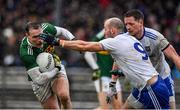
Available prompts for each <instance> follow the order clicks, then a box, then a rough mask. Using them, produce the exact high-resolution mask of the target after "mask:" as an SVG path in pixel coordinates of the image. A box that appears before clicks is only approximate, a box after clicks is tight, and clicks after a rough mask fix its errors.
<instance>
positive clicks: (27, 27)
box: [25, 22, 41, 33]
mask: <svg viewBox="0 0 180 110" xmlns="http://www.w3.org/2000/svg"><path fill="white" fill-rule="evenodd" d="M39 27H41V25H40V23H39V22H27V23H26V25H25V32H26V33H29V30H30V29H31V28H33V29H38V28H39Z"/></svg>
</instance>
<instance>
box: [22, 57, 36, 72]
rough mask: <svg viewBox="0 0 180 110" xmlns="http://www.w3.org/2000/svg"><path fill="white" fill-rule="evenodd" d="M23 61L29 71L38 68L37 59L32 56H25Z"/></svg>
mask: <svg viewBox="0 0 180 110" xmlns="http://www.w3.org/2000/svg"><path fill="white" fill-rule="evenodd" d="M22 61H23V63H24V65H25V67H26V69H27V70H29V69H31V68H34V67H37V66H38V64H37V63H36V59H35V58H34V57H33V56H32V55H25V56H23V57H22Z"/></svg>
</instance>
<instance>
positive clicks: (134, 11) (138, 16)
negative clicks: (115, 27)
mask: <svg viewBox="0 0 180 110" xmlns="http://www.w3.org/2000/svg"><path fill="white" fill-rule="evenodd" d="M124 17H134V18H135V20H140V19H142V20H144V14H143V13H142V12H141V11H140V10H138V9H132V10H129V11H127V12H126V13H125V14H124Z"/></svg>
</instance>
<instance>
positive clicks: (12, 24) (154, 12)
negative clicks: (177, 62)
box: [0, 0, 180, 66]
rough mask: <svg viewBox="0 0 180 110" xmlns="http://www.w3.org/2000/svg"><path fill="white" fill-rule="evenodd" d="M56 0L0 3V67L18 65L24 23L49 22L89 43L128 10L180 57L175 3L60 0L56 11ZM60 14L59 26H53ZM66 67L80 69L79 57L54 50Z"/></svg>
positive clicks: (179, 23)
mask: <svg viewBox="0 0 180 110" xmlns="http://www.w3.org/2000/svg"><path fill="white" fill-rule="evenodd" d="M56 3H58V2H57V1H56V0H0V28H1V30H0V52H1V54H0V65H1V66H22V65H23V64H22V62H21V60H20V59H19V45H20V41H21V39H22V38H23V37H24V31H23V28H24V24H25V23H26V22H27V21H41V22H50V23H52V24H54V25H57V26H61V27H64V28H67V29H68V30H70V32H72V33H73V34H74V35H75V36H76V37H77V39H82V40H90V39H91V38H92V37H93V36H94V35H95V34H96V33H97V32H99V31H100V30H101V29H102V28H103V22H104V20H105V19H106V18H109V17H114V16H115V17H119V18H121V19H122V18H123V14H124V13H125V12H126V11H127V10H129V9H134V8H136V9H140V10H141V11H142V12H143V13H144V15H145V26H147V27H152V28H154V29H156V30H158V31H160V32H161V33H162V34H163V35H164V36H165V37H166V38H167V39H168V40H169V41H170V42H171V43H172V45H173V46H174V47H175V49H176V51H177V52H178V54H180V1H179V0H166V1H163V0H154V1H151V0H61V2H59V3H61V5H60V6H61V8H60V9H59V11H57V8H55V6H56V5H57V4H56ZM56 12H60V13H61V14H60V15H61V17H59V18H61V19H60V24H56V20H57V19H58V18H57V17H54V15H55V13H56ZM57 51H58V54H59V55H60V56H61V58H62V60H63V63H65V64H66V65H67V66H84V65H85V64H86V62H85V61H84V59H83V54H80V52H75V51H71V50H66V49H62V48H57Z"/></svg>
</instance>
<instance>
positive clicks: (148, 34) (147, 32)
mask: <svg viewBox="0 0 180 110" xmlns="http://www.w3.org/2000/svg"><path fill="white" fill-rule="evenodd" d="M144 36H145V38H148V39H152V40H158V39H159V38H161V37H164V36H163V35H162V34H161V33H160V32H158V31H157V30H154V29H152V28H147V27H145V29H144Z"/></svg>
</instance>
